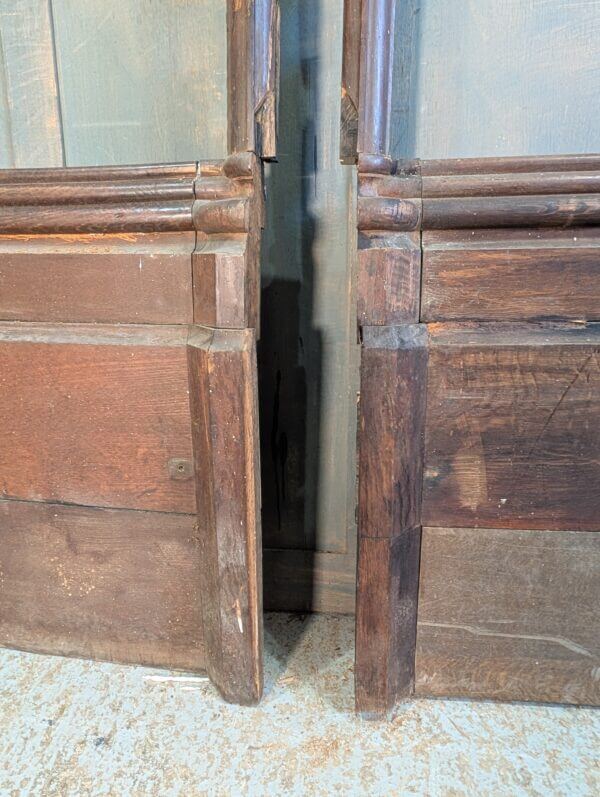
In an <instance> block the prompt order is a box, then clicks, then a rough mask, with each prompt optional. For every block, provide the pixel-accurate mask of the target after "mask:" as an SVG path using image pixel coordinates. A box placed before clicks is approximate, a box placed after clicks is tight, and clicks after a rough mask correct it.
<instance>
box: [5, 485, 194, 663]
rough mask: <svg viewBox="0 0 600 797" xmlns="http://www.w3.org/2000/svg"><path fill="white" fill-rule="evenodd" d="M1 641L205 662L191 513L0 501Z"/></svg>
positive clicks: (121, 658) (136, 658) (109, 655)
mask: <svg viewBox="0 0 600 797" xmlns="http://www.w3.org/2000/svg"><path fill="white" fill-rule="evenodd" d="M0 543H1V544H0V572H1V573H2V578H1V579H0V644H2V645H4V646H8V647H16V648H20V649H23V650H32V651H36V652H40V653H54V654H57V653H58V654H62V655H66V656H83V657H86V658H94V659H105V660H107V661H118V662H124V663H131V664H143V665H149V666H154V667H168V668H177V669H185V670H192V671H201V670H203V669H204V666H205V663H204V650H203V635H202V617H201V609H200V599H201V595H200V588H199V583H198V578H197V572H198V570H199V568H200V553H199V549H198V543H197V540H196V539H195V537H194V518H193V516H191V515H176V514H164V513H160V512H129V511H124V510H112V509H94V508H90V507H73V506H71V507H68V506H62V505H59V504H39V503H29V502H21V501H1V500H0Z"/></svg>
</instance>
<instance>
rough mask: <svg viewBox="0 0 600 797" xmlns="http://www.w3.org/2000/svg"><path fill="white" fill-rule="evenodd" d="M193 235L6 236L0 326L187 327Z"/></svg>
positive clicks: (0, 263) (0, 247)
mask: <svg viewBox="0 0 600 797" xmlns="http://www.w3.org/2000/svg"><path fill="white" fill-rule="evenodd" d="M194 246H195V235H194V233H193V232H184V233H175V234H171V233H126V234H121V235H118V234H116V235H91V234H89V235H85V234H80V235H64V236H58V235H55V236H35V235H31V236H6V235H4V236H0V318H2V319H3V320H8V321H60V322H98V323H127V322H130V321H132V320H133V321H136V322H138V323H144V324H188V323H191V321H192V251H193V249H194Z"/></svg>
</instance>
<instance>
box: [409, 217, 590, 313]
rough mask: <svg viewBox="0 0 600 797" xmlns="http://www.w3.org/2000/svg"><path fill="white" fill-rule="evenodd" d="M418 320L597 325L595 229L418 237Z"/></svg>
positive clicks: (484, 232) (424, 234)
mask: <svg viewBox="0 0 600 797" xmlns="http://www.w3.org/2000/svg"><path fill="white" fill-rule="evenodd" d="M421 317H422V320H423V321H458V320H468V319H481V320H483V321H518V320H529V319H530V320H534V319H552V318H563V319H573V320H592V321H594V320H599V319H600V235H599V231H598V228H595V227H593V228H589V229H574V230H572V231H569V232H565V231H563V230H548V231H542V230H539V229H533V230H506V231H502V230H470V231H468V232H449V231H446V232H424V233H423V298H422V308H421Z"/></svg>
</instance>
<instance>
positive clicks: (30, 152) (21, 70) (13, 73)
mask: <svg viewBox="0 0 600 797" xmlns="http://www.w3.org/2000/svg"><path fill="white" fill-rule="evenodd" d="M53 36H54V32H53V20H52V9H51V0H10V2H3V3H1V4H0V145H1V144H3V145H4V146H0V167H1V168H20V167H23V166H62V165H63V163H64V155H63V142H62V129H61V112H60V107H59V99H58V93H59V89H58V84H57V80H56V67H55V53H54V38H53Z"/></svg>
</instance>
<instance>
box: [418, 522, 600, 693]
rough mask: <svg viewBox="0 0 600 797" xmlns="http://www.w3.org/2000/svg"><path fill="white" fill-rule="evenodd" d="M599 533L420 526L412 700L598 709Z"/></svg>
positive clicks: (599, 691) (599, 660) (599, 684)
mask: <svg viewBox="0 0 600 797" xmlns="http://www.w3.org/2000/svg"><path fill="white" fill-rule="evenodd" d="M599 594H600V535H598V534H596V533H593V532H591V533H586V532H580V531H579V532H571V531H561V532H544V531H522V530H514V531H513V530H510V531H509V530H500V529H464V528H462V529H461V528H424V529H423V535H422V546H421V579H420V590H419V609H418V627H417V654H416V679H415V691H416V693H417V694H418V695H439V696H460V697H474V698H478V697H480V698H495V699H500V700H539V701H549V702H560V703H583V704H598V703H600V680H599V679H598V667H599V666H600V615H599V613H598V604H597V598H598V595H599Z"/></svg>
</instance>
